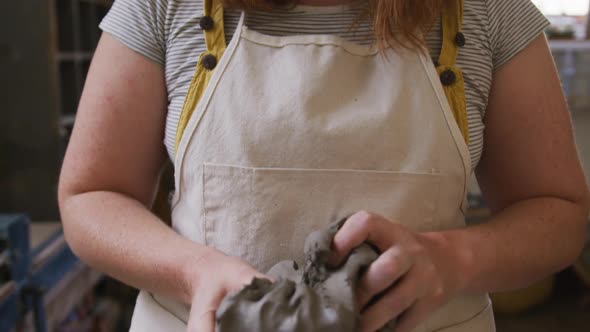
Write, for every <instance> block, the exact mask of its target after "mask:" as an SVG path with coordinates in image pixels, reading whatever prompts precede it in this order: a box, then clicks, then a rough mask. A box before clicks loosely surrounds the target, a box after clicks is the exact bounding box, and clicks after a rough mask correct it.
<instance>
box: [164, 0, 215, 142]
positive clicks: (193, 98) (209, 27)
mask: <svg viewBox="0 0 590 332" xmlns="http://www.w3.org/2000/svg"><path fill="white" fill-rule="evenodd" d="M204 3H205V5H204V15H203V17H201V20H200V21H199V25H200V26H201V28H202V29H203V32H204V33H205V43H206V44H207V50H206V51H205V52H203V53H201V55H200V56H199V61H198V63H197V68H196V70H195V74H194V76H193V79H192V81H191V84H190V86H189V89H188V92H187V94H186V98H185V100H184V104H183V105H182V110H181V112H180V119H179V120H178V127H177V129H176V140H175V144H174V151H175V152H176V150H178V145H179V144H180V139H181V138H182V135H183V133H184V130H185V129H186V125H187V124H188V122H189V119H190V118H191V115H192V114H193V112H194V110H195V107H196V106H197V103H198V102H199V99H201V96H202V95H203V92H204V91H205V87H207V84H208V83H209V80H210V79H211V76H212V75H213V69H214V68H215V66H216V65H217V61H218V59H220V58H221V56H222V55H223V52H224V51H225V47H226V42H225V32H224V28H223V24H224V22H223V3H222V0H205V1H204Z"/></svg>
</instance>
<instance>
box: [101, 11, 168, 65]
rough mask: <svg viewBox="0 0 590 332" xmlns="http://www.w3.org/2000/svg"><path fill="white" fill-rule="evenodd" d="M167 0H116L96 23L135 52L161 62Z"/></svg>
mask: <svg viewBox="0 0 590 332" xmlns="http://www.w3.org/2000/svg"><path fill="white" fill-rule="evenodd" d="M167 2H168V0H116V1H115V2H114V3H113V6H112V7H111V10H110V11H109V12H108V14H107V15H106V16H105V18H104V19H103V20H102V22H101V23H100V28H101V29H102V30H103V31H104V32H108V33H109V34H111V35H113V36H114V37H115V38H116V39H117V40H119V41H120V42H122V43H123V44H125V45H126V46H127V47H129V48H131V49H132V50H134V51H136V52H138V53H139V54H141V55H143V56H145V57H147V58H149V59H150V60H152V61H155V62H157V63H159V64H162V65H163V64H164V61H165V54H166V36H165V20H166V8H167Z"/></svg>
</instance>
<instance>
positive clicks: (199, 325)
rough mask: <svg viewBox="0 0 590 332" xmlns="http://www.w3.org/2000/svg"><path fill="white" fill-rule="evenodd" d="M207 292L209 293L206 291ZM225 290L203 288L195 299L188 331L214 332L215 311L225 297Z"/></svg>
mask: <svg viewBox="0 0 590 332" xmlns="http://www.w3.org/2000/svg"><path fill="white" fill-rule="evenodd" d="M204 292H207V293H204ZM225 295H226V293H225V292H218V293H217V294H215V293H214V292H213V291H207V290H203V292H199V294H198V297H197V298H195V299H194V300H193V303H192V306H191V311H190V315H189V320H188V327H187V331H188V332H214V331H215V312H216V310H217V307H219V304H220V303H221V301H222V300H223V298H224V297H225Z"/></svg>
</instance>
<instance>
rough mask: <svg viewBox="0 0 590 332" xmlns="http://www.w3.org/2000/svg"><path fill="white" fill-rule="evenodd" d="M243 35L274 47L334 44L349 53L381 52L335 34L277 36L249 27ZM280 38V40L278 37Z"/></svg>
mask: <svg viewBox="0 0 590 332" xmlns="http://www.w3.org/2000/svg"><path fill="white" fill-rule="evenodd" d="M242 37H243V38H244V39H246V40H248V41H250V42H252V43H255V44H258V45H263V46H269V47H273V48H284V47H287V46H300V45H303V46H307V45H314V46H334V47H339V48H341V49H342V50H344V51H346V52H347V53H349V54H352V55H357V56H362V57H371V56H375V55H377V54H378V53H379V50H378V49H376V48H375V47H373V46H365V45H359V44H355V43H352V42H349V41H347V40H345V39H344V38H342V37H340V36H334V35H304V36H301V35H296V36H284V37H276V36H271V35H265V34H263V33H260V32H257V31H254V30H250V29H247V31H245V33H244V34H243V35H242ZM278 38H280V40H279V39H278ZM314 38H315V39H317V38H321V39H322V40H320V41H317V40H316V41H313V39H314Z"/></svg>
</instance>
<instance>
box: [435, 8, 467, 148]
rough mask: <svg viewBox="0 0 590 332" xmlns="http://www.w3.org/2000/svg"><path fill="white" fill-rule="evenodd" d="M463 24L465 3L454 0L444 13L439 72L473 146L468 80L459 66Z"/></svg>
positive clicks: (452, 106) (461, 125)
mask: <svg viewBox="0 0 590 332" xmlns="http://www.w3.org/2000/svg"><path fill="white" fill-rule="evenodd" d="M462 25H463V0H451V1H450V2H449V3H448V5H447V6H445V8H444V9H443V13H442V49H441V54H440V57H439V59H438V63H437V65H436V66H437V67H436V70H437V72H438V74H439V75H440V80H441V83H442V85H443V88H444V91H445V94H446V96H447V100H448V101H449V104H450V106H451V110H452V111H453V115H454V116H455V121H457V125H458V126H459V129H460V130H461V133H462V134H463V138H464V139H465V143H467V144H469V125H468V122H467V106H466V105H465V81H464V79H463V73H462V72H461V70H460V69H459V68H457V66H456V62H457V56H458V54H459V48H461V47H464V46H465V35H464V34H463V33H462V32H461V27H462Z"/></svg>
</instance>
